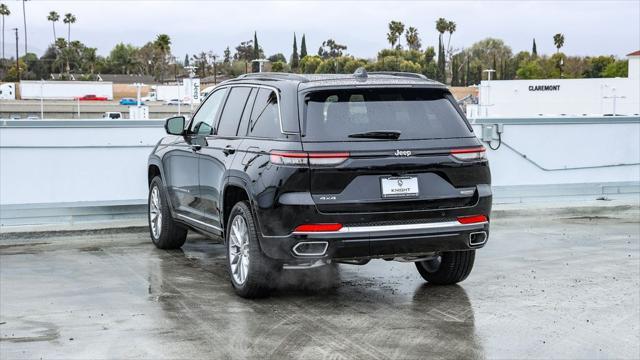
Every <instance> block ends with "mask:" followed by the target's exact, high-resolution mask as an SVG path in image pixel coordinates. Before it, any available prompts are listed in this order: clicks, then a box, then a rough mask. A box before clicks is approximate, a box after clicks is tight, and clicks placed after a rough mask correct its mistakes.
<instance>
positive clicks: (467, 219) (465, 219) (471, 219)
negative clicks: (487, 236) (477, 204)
mask: <svg viewBox="0 0 640 360" xmlns="http://www.w3.org/2000/svg"><path fill="white" fill-rule="evenodd" d="M458 222H459V223H460V224H477V223H483V222H487V217H486V216H484V215H472V216H461V217H459V218H458Z"/></svg>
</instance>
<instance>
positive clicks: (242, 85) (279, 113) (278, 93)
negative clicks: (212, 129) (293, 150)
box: [211, 84, 298, 137]
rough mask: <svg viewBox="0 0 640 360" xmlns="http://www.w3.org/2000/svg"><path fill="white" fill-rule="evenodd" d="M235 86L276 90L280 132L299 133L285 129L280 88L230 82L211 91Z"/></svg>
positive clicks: (285, 133) (284, 133) (287, 133)
mask: <svg viewBox="0 0 640 360" xmlns="http://www.w3.org/2000/svg"><path fill="white" fill-rule="evenodd" d="M234 87H253V88H263V89H269V90H272V91H273V92H275V93H276V100H277V101H278V122H279V123H280V133H281V134H283V135H297V134H298V133H296V132H290V131H284V126H283V125H282V108H281V106H280V102H281V101H282V99H281V98H280V91H279V90H278V88H276V87H274V86H269V85H259V84H228V85H220V86H219V87H217V88H215V89H214V90H213V91H211V93H213V92H214V91H216V90H218V89H224V88H234ZM222 111H223V112H224V108H223V109H222ZM249 122H251V118H249ZM216 131H217V128H216ZM242 137H250V136H249V134H247V135H246V136H242Z"/></svg>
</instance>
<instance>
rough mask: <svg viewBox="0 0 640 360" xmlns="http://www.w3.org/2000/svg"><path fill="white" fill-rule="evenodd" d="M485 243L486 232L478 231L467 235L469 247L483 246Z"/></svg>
mask: <svg viewBox="0 0 640 360" xmlns="http://www.w3.org/2000/svg"><path fill="white" fill-rule="evenodd" d="M486 242H487V232H486V231H478V232H472V233H471V234H469V245H471V246H478V245H484V243H486Z"/></svg>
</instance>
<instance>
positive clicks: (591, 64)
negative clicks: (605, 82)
mask: <svg viewBox="0 0 640 360" xmlns="http://www.w3.org/2000/svg"><path fill="white" fill-rule="evenodd" d="M585 60H586V62H587V68H586V70H584V72H583V73H582V75H583V76H584V77H586V78H600V77H602V74H603V72H604V71H605V69H606V68H607V67H608V66H609V65H610V64H612V63H614V62H615V59H614V58H613V56H596V57H587V58H586V59H585Z"/></svg>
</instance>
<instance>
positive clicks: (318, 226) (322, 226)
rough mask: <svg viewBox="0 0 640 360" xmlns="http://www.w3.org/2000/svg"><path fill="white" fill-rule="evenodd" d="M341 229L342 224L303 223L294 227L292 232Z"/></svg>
mask: <svg viewBox="0 0 640 360" xmlns="http://www.w3.org/2000/svg"><path fill="white" fill-rule="evenodd" d="M340 229H342V224H304V225H300V226H298V227H296V229H295V230H294V231H293V232H330V231H338V230H340Z"/></svg>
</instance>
